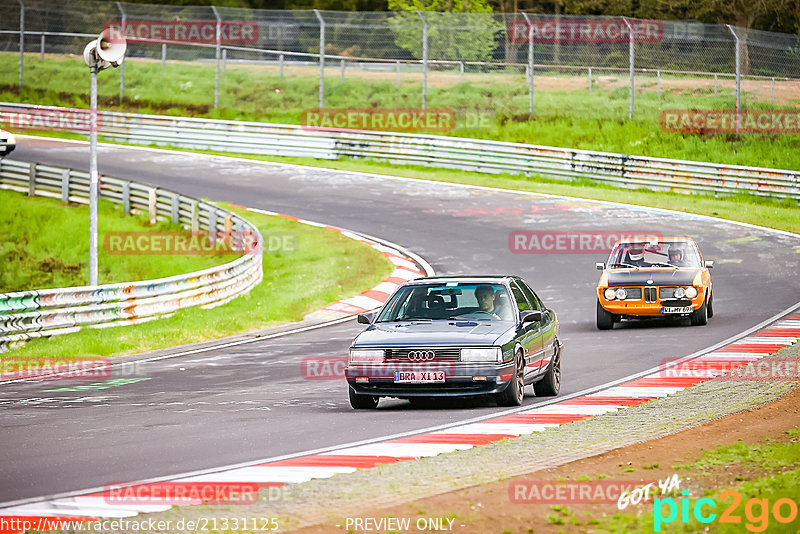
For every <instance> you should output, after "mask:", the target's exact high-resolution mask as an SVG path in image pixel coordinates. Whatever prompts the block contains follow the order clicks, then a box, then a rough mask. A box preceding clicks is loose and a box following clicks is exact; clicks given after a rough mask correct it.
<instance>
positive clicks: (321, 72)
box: [314, 9, 325, 109]
mask: <svg viewBox="0 0 800 534" xmlns="http://www.w3.org/2000/svg"><path fill="white" fill-rule="evenodd" d="M314 14H315V15H316V16H317V20H319V109H323V108H324V107H325V19H323V18H322V15H320V14H319V9H315V10H314Z"/></svg>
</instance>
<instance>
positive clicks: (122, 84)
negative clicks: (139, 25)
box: [117, 2, 127, 106]
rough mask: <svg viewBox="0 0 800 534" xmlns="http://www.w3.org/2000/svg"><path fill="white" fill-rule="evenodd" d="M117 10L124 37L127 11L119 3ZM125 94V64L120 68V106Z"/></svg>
mask: <svg viewBox="0 0 800 534" xmlns="http://www.w3.org/2000/svg"><path fill="white" fill-rule="evenodd" d="M117 9H119V12H120V13H121V14H122V35H123V36H124V35H125V22H126V19H127V17H126V16H125V10H124V9H123V8H122V3H121V2H117ZM124 94H125V63H123V64H122V65H120V66H119V105H120V106H121V105H122V97H123V95H124Z"/></svg>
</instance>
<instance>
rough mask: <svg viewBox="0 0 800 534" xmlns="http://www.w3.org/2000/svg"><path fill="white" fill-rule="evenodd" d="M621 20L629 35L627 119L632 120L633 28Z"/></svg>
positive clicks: (625, 19)
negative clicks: (629, 79) (628, 102)
mask: <svg viewBox="0 0 800 534" xmlns="http://www.w3.org/2000/svg"><path fill="white" fill-rule="evenodd" d="M622 20H623V21H625V25H626V26H627V27H628V33H629V34H630V35H629V39H628V42H629V45H628V58H629V62H630V77H631V82H630V88H629V89H628V94H629V100H630V107H629V109H628V118H629V119H632V118H633V26H631V23H630V22H628V19H627V18H625V17H623V18H622Z"/></svg>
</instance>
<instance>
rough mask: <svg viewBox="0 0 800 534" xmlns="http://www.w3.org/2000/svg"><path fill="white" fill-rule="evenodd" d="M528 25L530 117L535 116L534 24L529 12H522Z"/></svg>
mask: <svg viewBox="0 0 800 534" xmlns="http://www.w3.org/2000/svg"><path fill="white" fill-rule="evenodd" d="M522 16H523V17H525V23H526V24H527V25H528V68H527V69H526V70H527V71H528V79H527V82H528V118H530V117H533V24H531V21H530V19H529V18H528V14H527V13H522Z"/></svg>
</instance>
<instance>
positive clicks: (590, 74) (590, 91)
mask: <svg viewBox="0 0 800 534" xmlns="http://www.w3.org/2000/svg"><path fill="white" fill-rule="evenodd" d="M589 94H592V67H589Z"/></svg>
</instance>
